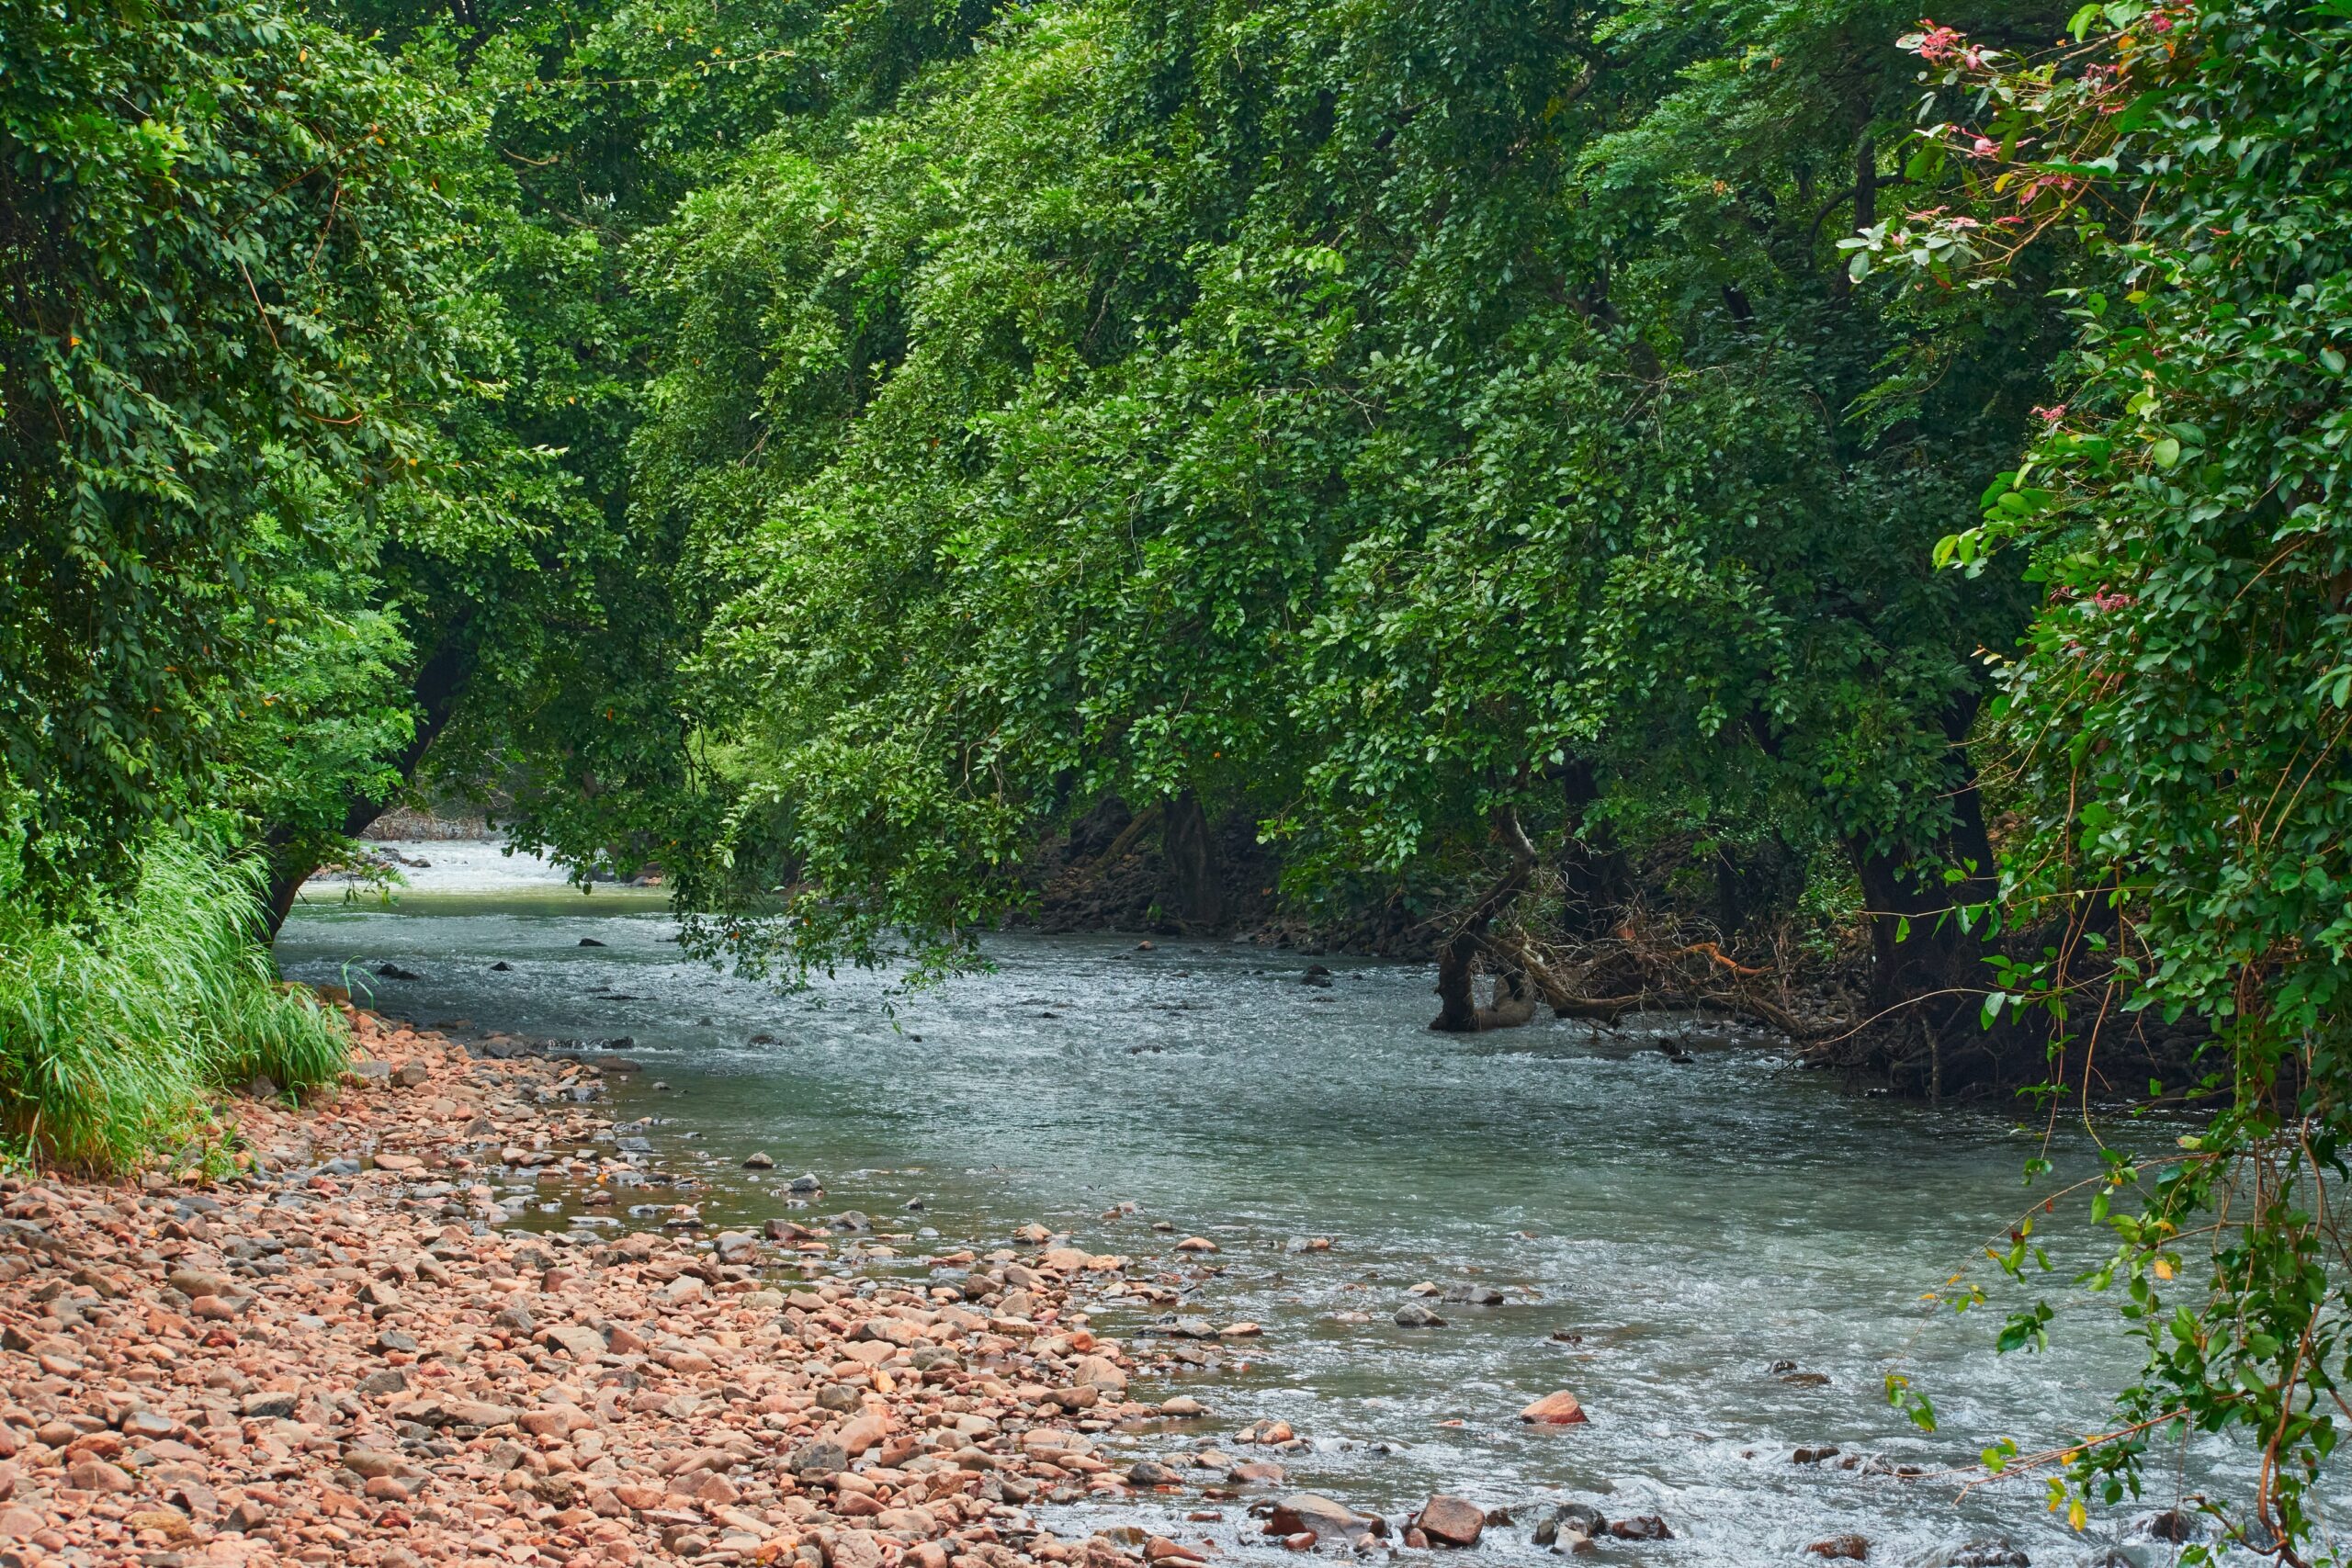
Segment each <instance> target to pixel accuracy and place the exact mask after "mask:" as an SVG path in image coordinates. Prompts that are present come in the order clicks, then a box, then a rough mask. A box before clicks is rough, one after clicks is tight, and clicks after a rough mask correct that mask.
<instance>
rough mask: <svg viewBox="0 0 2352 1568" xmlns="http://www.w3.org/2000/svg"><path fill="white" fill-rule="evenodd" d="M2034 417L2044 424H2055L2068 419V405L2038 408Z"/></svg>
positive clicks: (2059, 404) (2061, 404)
mask: <svg viewBox="0 0 2352 1568" xmlns="http://www.w3.org/2000/svg"><path fill="white" fill-rule="evenodd" d="M2033 417H2034V418H2036V419H2038V420H2040V421H2041V423H2044V424H2055V423H2058V422H2059V421H2060V420H2062V419H2064V418H2065V417H2066V405H2065V404H2064V403H2056V404H2053V405H2052V406H2051V407H2049V408H2046V409H2045V408H2039V407H2037V408H2036V409H2035V410H2034V411H2033Z"/></svg>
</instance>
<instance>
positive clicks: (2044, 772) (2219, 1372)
mask: <svg viewBox="0 0 2352 1568" xmlns="http://www.w3.org/2000/svg"><path fill="white" fill-rule="evenodd" d="M2348 20H2352V17H2347V14H2346V11H2345V8H2344V7H2342V6H2319V7H2305V6H2300V5H2290V4H2272V3H2268V0H2234V3H2226V4H2211V5H2206V6H2196V7H2187V6H2157V7H2150V6H2141V5H2117V6H2104V7H2102V6H2089V7H2086V8H2085V10H2084V11H2083V12H2082V13H2080V14H2079V15H2078V16H2077V17H2076V18H2075V26H2074V29H2073V33H2074V38H2075V42H2074V43H2073V44H2071V45H2069V46H2066V47H2064V48H2063V49H2062V50H2060V51H2055V52H2054V53H2053V54H2051V55H2047V56H2042V57H2037V58H2031V59H2017V58H2010V57H2006V56H2003V55H2001V54H1999V53H1998V52H1997V51H1985V50H1983V49H1982V48H1980V47H1978V46H1976V45H1974V44H1973V43H1972V42H1971V40H1969V39H1966V38H1964V37H1962V36H1959V35H1957V34H1956V33H1952V32H1950V31H1943V32H1929V33H1927V34H1923V35H1919V36H1917V37H1915V38H1914V39H1912V40H1910V41H1911V42H1912V44H1913V47H1915V48H1916V49H1917V50H1918V51H1919V52H1920V53H1921V54H1922V55H1923V56H1924V57H1925V58H1926V59H1927V60H1928V63H1929V68H1930V73H1931V75H1933V76H1934V77H1936V78H1938V79H1939V81H1940V83H1941V84H1942V85H1944V86H1945V87H1946V88H1947V89H1949V90H1950V91H1951V92H1952V93H1953V94H1964V95H1966V96H1967V101H1968V102H1969V103H1970V104H1971V106H1972V107H1973V108H1974V109H1975V110H1976V111H1977V113H1978V115H1979V117H1980V118H1981V121H1982V129H1981V130H1975V131H1973V132H1972V131H1971V130H1966V129H1962V128H1957V127H1955V126H1952V125H1950V124H1947V125H1941V126H1938V127H1936V128H1934V129H1932V130H1929V131H1928V132H1927V133H1926V136H1925V138H1924V141H1925V143H1926V147H1925V150H1924V151H1923V153H1922V162H1923V163H1924V164H1927V165H1928V166H1931V167H1940V168H1942V169H1943V170H1944V171H1946V173H1947V176H1948V177H1950V178H1951V180H1952V186H1951V190H1952V195H1953V196H1954V197H1956V198H1957V199H1956V200H1955V201H1954V202H1953V204H1951V205H1950V206H1947V207H1945V208H1942V209H1936V210H1934V211H1931V212H1928V213H1923V214H1920V215H1917V219H1916V220H1905V221H1906V223H1907V224H1908V227H1907V229H1906V228H1905V226H1904V225H1896V226H1895V227H1894V229H1892V230H1886V229H1884V228H1883V231H1881V232H1878V233H1875V234H1871V235H1867V236H1864V237H1863V239H1862V240H1861V241H1860V242H1858V243H1857V245H1856V247H1855V248H1856V252H1857V257H1858V260H1857V264H1856V269H1857V270H1858V271H1863V272H1867V271H1868V270H1870V269H1871V267H1873V266H1878V265H1894V266H1896V267H1897V269H1898V270H1899V271H1902V272H1904V273H1905V274H1906V275H1907V276H1921V275H1924V276H1926V277H1928V278H1931V279H1934V280H1936V281H1937V282H1939V283H1946V284H1951V285H1965V286H1967V287H1968V288H1974V289H1994V288H2000V287H2002V286H2003V285H2004V284H2005V283H2006V282H2007V280H2008V276H2009V269H2010V267H2011V266H2012V265H2014V263H2015V259H2016V258H2017V257H2018V255H2019V254H2021V253H2022V250H2023V248H2024V247H2025V246H2026V245H2027V244H2028V243H2030V242H2034V241H2036V240H2037V239H2039V238H2040V237H2042V236H2047V237H2048V243H2069V244H2072V245H2074V246H2075V247H2077V248H2078V249H2079V250H2080V252H2081V253H2082V254H2084V255H2085V257H2086V262H2085V264H2084V265H2085V272H2084V277H2083V281H2082V282H2081V284H2080V286H2079V287H2077V288H2075V289H2074V290H2072V292H2071V294H2070V298H2071V299H2072V300H2073V309H2072V312H2071V313H2072V314H2073V315H2074V317H2075V321H2076V322H2077V338H2076V342H2075V350H2074V353H2073V355H2072V357H2071V360H2070V363H2069V364H2068V366H2067V367H2066V368H2065V371H2064V378H2063V383H2062V388H2061V400H2053V402H2052V406H2050V407H2047V408H2045V409H2044V410H2042V411H2041V432H2040V434H2039V437H2038V439H2037V440H2036V441H2035V442H2034V443H2033V444H2032V446H2031V447H2030V450H2029V451H2028V452H2027V454H2026V457H2025V460H2024V461H2023V462H2022V463H2021V464H2019V465H2018V466H2016V468H2014V469H2013V470H2012V471H2011V472H2009V473H2007V474H2005V475H2003V476H2002V478H2001V479H2000V480H1999V481H1998V482H1997V483H1996V484H1995V485H1994V486H1993V488H1992V490H1991V491H1988V493H1987V495H1986V497H1985V501H1986V506H1985V515H1984V519H1983V521H1982V522H1981V524H1979V525H1977V526H1975V527H1973V528H1970V529H1968V530H1965V531H1963V532H1962V533H1960V534H1958V535H1956V536H1954V537H1952V538H1951V539H1950V540H1948V541H1946V542H1945V544H1944V546H1943V547H1941V553H1942V554H1943V555H1944V557H1945V558H1948V559H1949V560H1951V561H1952V562H1953V563H1954V564H1955V565H1957V566H1959V567H1960V568H1961V569H1962V570H1980V569H1982V567H1983V566H1984V564H1985V562H1986V561H1987V560H1988V559H1999V558H2005V557H2018V556H2021V557H2023V558H2026V559H2028V560H2030V563H2031V570H2032V574H2033V576H2034V577H2035V578H2036V579H2037V580H2038V581H2041V582H2042V583H2043V584H2045V585H2046V593H2047V598H2046V600H2045V603H2044V604H2043V606H2042V608H2041V611H2040V613H2039V614H2038V615H2037V616H2036V618H2035V620H2034V623H2033V626H2032V628H2031V630H2030V635H2029V637H2027V639H2026V641H2025V643H2024V645H2023V647H2022V649H2020V651H2019V653H2018V657H2017V659H2016V660H2015V661H2014V662H2012V663H2009V664H2007V666H2006V667H2005V669H2004V670H2003V672H2002V677H2001V694H2000V697H1999V699H1998V702H1997V705H1996V723H1997V725H1998V727H1999V732H2000V734H2001V735H2002V736H2003V737H2004V738H2005V739H2006V740H2007V744H2008V746H2009V748H2010V749H2011V751H2012V755H2013V759H2014V761H2013V762H2012V763H2011V765H2012V766H2013V768H2014V769H2015V770H2016V773H2017V778H2018V798H2019V800H2020V803H2021V806H2022V810H2021V814H2020V820H2019V823H2018V840H2017V841H2016V843H2015V844H2014V846H2013V848H2012V851H2011V855H2010V871H2009V875H2008V877H2007V889H2006V891H2007V896H2008V897H2009V899H2010V900H2011V902H2012V905H2013V907H2014V908H2018V909H2019V910H2021V911H2024V912H2026V913H2028V914H2029V915H2030V914H2031V913H2033V912H2036V911H2041V910H2053V909H2054V910H2057V911H2060V912H2062V913H2063V914H2064V921H2063V924H2064V937H2063V938H2062V939H2061V941H2060V942H2059V943H2058V945H2056V946H2055V947H2053V948H2052V950H2051V952H2050V953H2049V955H2048V956H2047V958H2046V959H2045V960H2044V961H2043V962H2041V963H2040V964H2032V965H2021V966H2019V967H2018V970H2017V971H2016V972H2015V973H2014V974H2013V975H2012V976H2010V977H2009V979H2008V981H2007V987H2006V988H2005V989H2004V990H2003V991H2001V992H1998V993H1996V997H1995V998H1994V1002H1995V1004H1996V1005H1997V1004H1998V1003H1999V1002H2001V1001H2003V1000H2007V999H2011V998H2015V999H2018V1000H2027V999H2031V1000H2034V1001H2036V1002H2038V1003H2039V1005H2041V1006H2042V1007H2044V1008H2045V1009H2047V1010H2050V1011H2051V1012H2052V1013H2053V1014H2054V1015H2056V1016H2057V1017H2058V1018H2059V1019H2060V1020H2061V1021H2062V1023H2063V1024H2064V1026H2067V1027H2071V1028H2073V1029H2075V1030H2077V1031H2081V1032H2086V1033H2088V1034H2091V1035H2093V1036H2094V1037H2095V1036H2096V1034H2097V1032H2098V1030H2099V1029H2100V1028H2101V1027H2102V1025H2104V1024H2105V1023H2106V1021H2107V1020H2108V1019H2109V1017H2110V1016H2112V1015H2115V1014H2118V1013H2128V1012H2130V1011H2133V1010H2149V1009H2153V1010H2162V1011H2164V1012H2165V1013H2166V1014H2168V1015H2172V1016H2177V1015H2179V1014H2181V1013H2183V1012H2194V1013H2195V1014H2197V1015H2199V1016H2201V1017H2203V1018H2204V1019H2206V1020H2209V1021H2211V1023H2212V1024H2213V1026H2214V1027H2215V1029H2216V1031H2217V1038H2216V1044H2215V1054H2214V1056H2213V1058H2212V1062H2211V1066H2212V1077H2211V1083H2210V1085H2209V1087H2211V1088H2212V1089H2217V1090H2219V1091H2221V1092H2222V1094H2223V1095H2224V1096H2225V1097H2226V1098H2225V1100H2224V1107H2225V1108H2224V1109H2223V1110H2222V1112H2221V1113H2220V1114H2219V1115H2217V1116H2215V1117H2214V1118H2213V1119H2212V1120H2211V1122H2210V1123H2209V1124H2208V1125H2206V1126H2204V1127H2203V1128H2202V1129H2201V1130H2199V1132H2197V1133H2195V1134H2188V1135H2184V1136H2181V1137H2180V1138H2179V1140H2178V1142H2179V1148H2178V1149H2177V1150H2172V1151H2167V1152H2165V1153H2164V1154H2157V1155H2150V1156H2140V1157H2137V1158H2135V1157H2131V1156H2126V1155H2124V1154H2123V1153H2121V1152H2120V1151H2119V1152H2117V1153H2116V1154H2114V1155H2113V1156H2111V1160H2110V1165H2109V1172H2108V1176H2107V1179H2106V1180H2105V1182H2104V1183H2103V1184H2102V1185H2103V1188H2104V1190H2102V1191H2101V1192H2100V1193H2099V1195H2098V1199H2097V1201H2096V1204H2095V1213H2096V1214H2097V1215H2098V1217H2100V1218H2103V1219H2104V1220H2105V1221H2106V1222H2107V1223H2108V1224H2109V1225H2111V1226H2112V1227H2113V1228H2114V1230H2115V1232H2116V1235H2117V1236H2118V1239H2119V1247H2118V1250H2117V1252H2116V1254H2115V1256H2114V1258H2112V1259H2111V1260H2110V1261H2109V1263H2108V1264H2107V1265H2105V1266H2104V1267H2103V1268H2102V1269H2100V1270H2099V1271H2098V1273H2097V1274H2096V1275H2095V1276H2094V1283H2096V1284H2098V1286H2100V1287H2101V1288H2109V1287H2120V1289H2122V1290H2123V1291H2124V1292H2126V1293H2127V1294H2128V1296H2129V1304H2128V1305H2127V1306H2126V1307H2125V1309H2124V1310H2125V1312H2126V1314H2127V1315H2128V1316H2130V1317H2131V1318H2132V1319H2133V1320H2134V1321H2136V1322H2137V1323H2138V1324H2139V1325H2141V1328H2142V1331H2143V1336H2144V1337H2145V1338H2146V1340H2147V1343H2148V1349H2149V1360H2148V1364H2147V1368H2146V1372H2145V1375H2144V1377H2143V1380H2142V1381H2141V1382H2140V1383H2139V1384H2137V1385H2136V1386H2135V1387H2133V1388H2132V1389H2131V1390H2130V1391H2129V1392H2128V1393H2126V1395H2125V1397H2124V1402H2123V1410H2124V1414H2125V1416H2126V1417H2127V1423H2126V1426H2125V1428H2124V1430H2123V1433H2122V1435H2121V1436H2120V1437H2119V1438H2117V1439H2115V1440H2113V1441H2109V1442H2106V1443H2103V1444H2095V1445H2090V1446H2088V1447H2086V1449H2085V1450H2081V1451H2079V1452H2075V1453H2071V1454H2068V1455H2066V1456H2064V1457H2065V1458H2067V1459H2070V1460H2072V1461H2074V1465H2075V1479H2076V1481H2077V1482H2078V1483H2080V1485H2081V1487H2082V1488H2083V1490H2084V1493H2085V1494H2086V1495H2100V1496H2104V1497H2105V1498H2107V1499H2108V1500H2109V1501H2112V1500H2114V1499H2115V1498H2117V1497H2118V1496H2120V1495H2121V1494H2122V1493H2123V1492H2124V1491H2125V1490H2127V1489H2128V1490H2132V1491H2136V1490H2137V1488H2138V1485H2139V1473H2140V1471H2139V1467H2140V1464H2141V1462H2142V1460H2143V1455H2144V1454H2145V1452H2146V1450H2147V1449H2148V1446H2149V1444H2150V1442H2151V1440H2152V1438H2153V1437H2154V1434H2155V1433H2157V1432H2159V1431H2161V1430H2164V1429H2167V1428H2172V1429H2185V1428H2192V1427H2193V1428H2196V1429H2199V1430H2205V1431H2223V1430H2238V1431H2243V1432H2245V1433H2246V1434H2248V1435H2249V1436H2250V1438H2251V1439H2252V1440H2253V1441H2254V1443H2255V1444H2256V1445H2257V1446H2258V1448H2259V1450H2260V1452H2261V1455H2262V1463H2261V1472H2260V1477H2259V1481H2258V1483H2257V1486H2256V1492H2255V1495H2253V1496H2252V1497H2251V1498H2249V1499H2247V1500H2246V1502H2245V1506H2244V1508H2243V1511H2241V1512H2226V1511H2223V1510H2221V1509H2220V1508H2219V1507H2218V1506H2216V1511H2217V1512H2223V1513H2224V1518H2223V1523H2224V1525H2225V1528H2226V1529H2227V1532H2228V1536H2229V1538H2230V1539H2232V1540H2238V1541H2242V1542H2245V1543H2246V1544H2249V1545H2252V1546H2254V1547H2256V1548H2258V1549H2262V1550H2266V1551H2267V1550H2273V1549H2275V1548H2281V1547H2283V1549H2284V1552H2285V1554H2286V1555H2288V1556H2289V1557H2290V1560H2294V1561H2301V1558H2300V1557H2297V1556H2294V1555H2293V1554H2294V1553H2295V1552H2296V1551H2298V1550H2299V1549H2300V1543H2302V1542H2305V1541H2307V1540H2310V1539H2311V1537H2312V1534H2313V1531H2314V1525H2315V1521H2314V1517H2313V1516H2312V1511H2311V1499H2312V1489H2313V1486H2314V1484H2315V1481H2316V1477H2317V1476H2318V1474H2319V1472H2320V1471H2321V1469H2322V1467H2323V1465H2324V1461H2326V1460H2327V1459H2328V1458H2329V1456H2330V1455H2331V1454H2332V1453H2333V1451H2334V1450H2335V1445H2336V1442H2337V1439H2338V1437H2339V1435H2340V1427H2339V1425H2338V1422H2339V1420H2340V1416H2341V1411H2340V1407H2339V1404H2338V1401H2337V1400H2336V1398H2335V1388H2336V1385H2337V1382H2338V1380H2339V1379H2340V1378H2341V1377H2342V1376H2343V1374H2344V1370H2345V1365H2346V1362H2345V1357H2346V1324H2347V1322H2348V1321H2352V1300H2347V1298H2346V1295H2345V1292H2344V1285H2343V1283H2342V1280H2343V1272H2342V1267H2343V1264H2344V1262H2345V1258H2344V1255H2343V1253H2342V1250H2341V1241H2340V1238H2339V1235H2338V1230H2337V1220H2336V1216H2335V1210H2334V1207H2333V1203H2334V1200H2333V1197H2332V1190H2333V1189H2334V1188H2335V1184H2336V1183H2337V1182H2339V1181H2341V1180H2342V1179H2343V1178H2344V1177H2345V1175H2346V1165H2345V1158H2344V1139H2345V1132H2346V1124H2347V1116H2348V1115H2352V1111H2348V1110H2347V1089H2352V1083H2347V1079H2346V1066H2345V1063H2346V1035H2345V1024H2344V1003H2345V999H2346V982H2347V979H2348V978H2352V950H2348V949H2347V938H2352V916H2347V913H2346V911H2347V908H2352V862H2347V859H2346V848H2345V846H2346V830H2347V829H2352V773H2347V764H2346V759H2345V755H2344V752H2343V750H2342V743H2343V740H2344V738H2345V734H2346V728H2347V724H2346V716H2347V712H2352V710H2347V707H2346V704H2347V701H2352V662H2347V660H2352V655H2348V654H2347V652H2346V646H2347V644H2346V633H2347V629H2352V621H2347V619H2346V615H2345V608H2344V603H2343V600H2344V592H2343V584H2344V581H2345V574H2346V570H2347V567H2352V553H2347V552H2348V551H2352V513H2348V512H2347V509H2346V498H2347V495H2352V468H2347V466H2346V462H2347V459H2346V437H2347V434H2352V396H2347V381H2346V338H2347V335H2352V242H2348V241H2347V235H2346V228H2345V224H2344V214H2345V212H2346V210H2347V209H2352V124H2347V123H2346V118H2345V116H2344V115H2343V114H2342V112H2341V106H2342V104H2343V103H2344V101H2345V99H2346V94H2347V92H2352V25H2347V21H2348ZM1946 101H1947V102H1949V101H1951V100H1950V98H1947V100H1946ZM1904 264H1909V265H1907V266H1906V265H1904ZM1911 287H1913V288H1917V287H1920V285H1919V284H1917V283H1914V284H1912V285H1911ZM2122 1195H2130V1196H2135V1197H2137V1198H2138V1199H2139V1201H2138V1202H2137V1203H2136V1204H2118V1203H2116V1202H2114V1201H2113V1199H2114V1198H2115V1197H2117V1196H2122ZM2199 1235H2201V1236H2203V1237H2205V1238H2207V1240H2206V1242H2205V1244H2204V1246H2205V1249H2206V1250H2207V1258H2208V1261H2207V1263H2206V1265H2205V1267H2204V1271H2203V1272H2202V1274H2201V1276H2200V1277H2199V1280H2198V1285H2199V1289H2197V1290H2184V1289H2183V1288H2182V1286H2183V1285H2186V1284H2188V1281H2187V1280H2183V1281H2182V1283H2181V1285H2175V1284H2173V1283H2172V1281H2173V1280H2174V1279H2175V1275H2176V1271H2177V1270H2179V1269H2184V1268H2185V1267H2186V1263H2185V1258H2184V1255H2185V1254H2186V1252H2187V1250H2188V1246H2187V1244H2188V1238H2190V1237H2192V1236H2199ZM2209 1555H2210V1553H2209V1551H2208V1549H2207V1548H2205V1547H2201V1546H2200V1547H2196V1548H2193V1549H2192V1556H2193V1557H2195V1558H2196V1559H2197V1560H2199V1561H2202V1560H2205V1559H2206V1558H2207V1557H2208V1556H2209Z"/></svg>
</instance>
